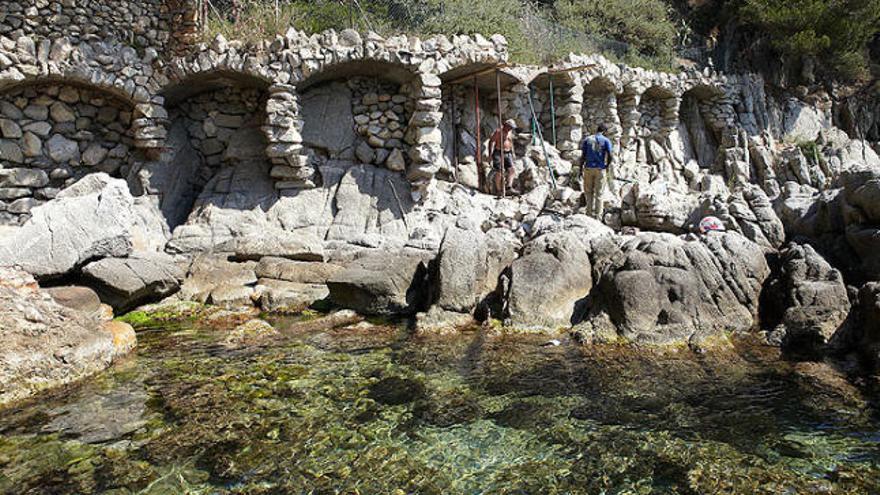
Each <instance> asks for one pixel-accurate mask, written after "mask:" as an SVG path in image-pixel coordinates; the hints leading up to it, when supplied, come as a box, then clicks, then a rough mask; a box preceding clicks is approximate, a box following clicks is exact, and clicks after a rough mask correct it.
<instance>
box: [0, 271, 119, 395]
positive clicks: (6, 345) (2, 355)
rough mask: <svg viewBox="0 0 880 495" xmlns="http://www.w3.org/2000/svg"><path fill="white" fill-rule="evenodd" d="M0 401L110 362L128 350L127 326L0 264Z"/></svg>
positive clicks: (85, 373)
mask: <svg viewBox="0 0 880 495" xmlns="http://www.w3.org/2000/svg"><path fill="white" fill-rule="evenodd" d="M0 328H2V329H3V338H2V339H0V406H2V405H6V404H8V403H9V402H12V401H16V400H20V399H24V398H26V397H29V396H31V395H33V394H35V393H37V392H39V391H41V390H44V389H48V388H52V387H57V386H59V385H63V384H66V383H70V382H72V381H74V380H78V379H80V378H83V377H85V376H88V375H91V374H93V373H96V372H98V371H101V370H103V369H105V368H106V367H107V366H109V365H110V364H111V363H112V362H113V360H114V359H116V358H117V357H119V356H121V355H124V354H126V353H128V352H129V351H131V350H132V349H133V348H134V346H135V345H136V338H135V335H134V331H133V330H131V327H130V326H128V325H125V324H124V323H119V322H101V321H99V320H98V318H96V317H95V316H93V315H89V314H87V313H85V312H81V311H77V310H74V309H71V308H68V307H65V306H62V305H60V304H58V303H57V302H55V300H54V299H52V297H51V296H50V295H49V294H48V293H46V292H44V291H42V290H40V289H39V288H38V287H37V284H36V282H35V281H34V279H33V278H32V277H31V276H30V275H28V274H26V273H24V272H21V271H17V270H9V269H5V268H0Z"/></svg>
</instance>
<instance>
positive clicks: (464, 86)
mask: <svg viewBox="0 0 880 495" xmlns="http://www.w3.org/2000/svg"><path fill="white" fill-rule="evenodd" d="M496 70H497V78H496ZM440 80H441V99H442V105H441V113H442V120H441V122H440V132H441V145H442V148H443V165H442V166H441V168H440V171H439V172H438V178H439V179H441V180H447V181H450V182H458V183H460V184H463V185H466V186H468V187H471V188H475V189H476V188H478V187H479V186H480V184H481V182H480V180H481V179H480V174H481V172H480V170H479V169H478V166H477V155H478V154H479V156H480V158H481V163H482V164H483V171H482V173H483V175H484V176H485V172H486V171H487V170H489V169H490V168H491V164H490V163H489V159H490V158H489V157H488V141H489V137H490V136H491V135H492V133H493V132H494V131H495V129H496V128H497V127H498V125H499V122H500V121H503V120H506V119H514V120H516V121H517V124H518V125H519V126H520V127H521V128H522V129H521V132H528V122H530V117H529V115H530V114H529V113H528V102H527V101H526V98H527V96H526V95H525V94H524V93H523V92H516V91H514V88H516V87H519V88H520V89H523V90H525V89H526V88H525V86H524V85H522V83H521V81H520V80H519V79H518V78H517V77H516V76H514V75H513V74H511V73H509V72H506V71H504V70H503V69H500V68H497V67H496V66H495V65H492V64H486V63H474V64H467V65H463V66H460V67H456V68H454V69H451V70H449V71H447V72H445V73H443V74H441V75H440ZM499 83H500V86H501V94H500V108H501V119H500V120H499V114H498V111H499V93H498V86H499ZM526 91H527V90H526ZM478 114H479V119H478ZM478 121H479V124H478ZM478 129H479V132H478ZM478 150H479V151H478Z"/></svg>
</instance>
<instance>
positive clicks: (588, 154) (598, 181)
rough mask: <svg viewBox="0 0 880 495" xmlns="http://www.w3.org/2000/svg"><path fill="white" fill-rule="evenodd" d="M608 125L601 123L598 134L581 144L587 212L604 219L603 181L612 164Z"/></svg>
mask: <svg viewBox="0 0 880 495" xmlns="http://www.w3.org/2000/svg"><path fill="white" fill-rule="evenodd" d="M607 131H608V127H607V126H606V125H605V124H599V126H598V128H597V129H596V134H593V135H591V136H587V138H586V139H584V142H583V144H582V145H581V168H582V170H583V185H584V196H585V198H586V201H587V212H588V213H589V214H590V215H593V216H595V217H596V218H598V219H600V220H601V219H602V183H603V180H602V179H603V178H604V177H603V175H604V173H605V170H606V169H607V168H608V167H609V166H610V165H611V158H612V152H611V151H612V145H611V140H610V139H608V138H607V137H605V133H606V132H607Z"/></svg>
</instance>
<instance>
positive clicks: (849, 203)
mask: <svg viewBox="0 0 880 495" xmlns="http://www.w3.org/2000/svg"><path fill="white" fill-rule="evenodd" d="M841 183H842V185H843V200H844V203H843V218H844V223H845V224H846V241H847V243H849V245H850V247H851V248H852V249H853V250H854V251H855V252H856V254H857V255H858V257H859V260H860V261H861V265H860V266H859V268H860V269H861V270H862V272H863V274H864V276H865V277H866V278H867V279H869V280H880V170H861V171H848V172H844V173H843V174H842V175H841Z"/></svg>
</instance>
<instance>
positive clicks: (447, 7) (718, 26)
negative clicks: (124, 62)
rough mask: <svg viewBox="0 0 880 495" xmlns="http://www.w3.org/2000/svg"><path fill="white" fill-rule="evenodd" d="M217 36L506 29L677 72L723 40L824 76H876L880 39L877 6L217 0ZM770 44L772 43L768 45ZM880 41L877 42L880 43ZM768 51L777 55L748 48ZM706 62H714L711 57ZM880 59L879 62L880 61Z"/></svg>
mask: <svg viewBox="0 0 880 495" xmlns="http://www.w3.org/2000/svg"><path fill="white" fill-rule="evenodd" d="M214 5H216V8H214V9H213V10H212V11H211V21H210V25H209V30H208V35H209V36H213V35H214V34H216V33H222V34H224V35H225V36H227V37H228V38H240V39H245V40H259V39H271V38H272V37H273V36H274V35H275V34H276V33H283V32H284V31H286V29H287V27H288V26H294V27H296V28H297V29H301V30H304V31H306V32H308V33H315V32H320V31H323V30H325V29H330V28H333V29H337V30H339V29H343V28H346V27H354V28H355V29H358V30H361V31H366V30H374V31H376V32H378V33H380V34H383V35H391V34H398V33H406V34H419V35H429V34H437V33H440V34H446V35H453V34H470V35H472V34H476V33H479V34H482V35H484V36H487V37H488V36H489V35H491V34H493V33H501V34H503V35H505V37H507V39H508V41H509V43H510V52H511V60H512V61H514V62H519V63H549V62H552V61H554V60H558V59H560V58H562V57H564V56H565V55H566V54H568V53H569V52H584V53H595V52H599V53H603V54H605V55H606V56H608V57H609V58H612V59H614V60H619V61H623V62H627V63H630V64H633V65H641V66H646V67H651V68H660V69H662V68H672V67H673V66H674V65H675V61H676V56H677V55H679V54H680V53H681V52H682V51H684V50H687V51H688V53H689V54H690V55H691V56H693V54H694V49H695V48H696V51H697V52H699V53H700V54H701V55H702V56H703V58H705V57H707V56H708V55H710V53H711V51H712V50H714V49H715V48H716V47H717V46H719V44H720V41H721V40H720V38H721V37H724V36H730V37H734V34H735V33H736V36H735V38H736V43H737V44H739V47H740V48H742V49H744V51H743V52H742V53H739V54H736V56H737V57H738V58H739V59H740V60H741V61H742V62H743V63H742V64H741V65H745V66H749V65H750V64H754V63H755V60H749V56H755V57H772V56H774V55H779V56H782V57H784V58H785V61H786V62H788V63H792V62H794V63H796V64H799V63H800V62H801V61H802V60H803V59H804V58H805V57H807V58H809V59H810V60H813V61H814V62H815V65H816V66H817V75H820V76H827V77H837V78H842V79H860V78H863V77H865V76H867V75H868V74H869V70H870V69H871V62H872V61H871V58H870V55H869V49H868V48H869V46H870V44H871V43H872V41H875V40H877V39H878V37H880V2H877V1H876V0H850V1H845V2H844V1H830V2H829V1H826V0H794V1H790V0H542V1H538V2H530V1H528V0H358V1H354V0H281V1H280V3H278V4H277V10H276V3H275V2H274V1H273V0H235V1H233V0H215V2H214ZM765 42H766V43H765ZM875 42H876V41H875ZM755 46H763V47H764V48H769V51H758V52H755V51H751V50H748V49H746V48H749V47H755ZM704 61H705V60H704ZM875 62H876V61H875Z"/></svg>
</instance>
